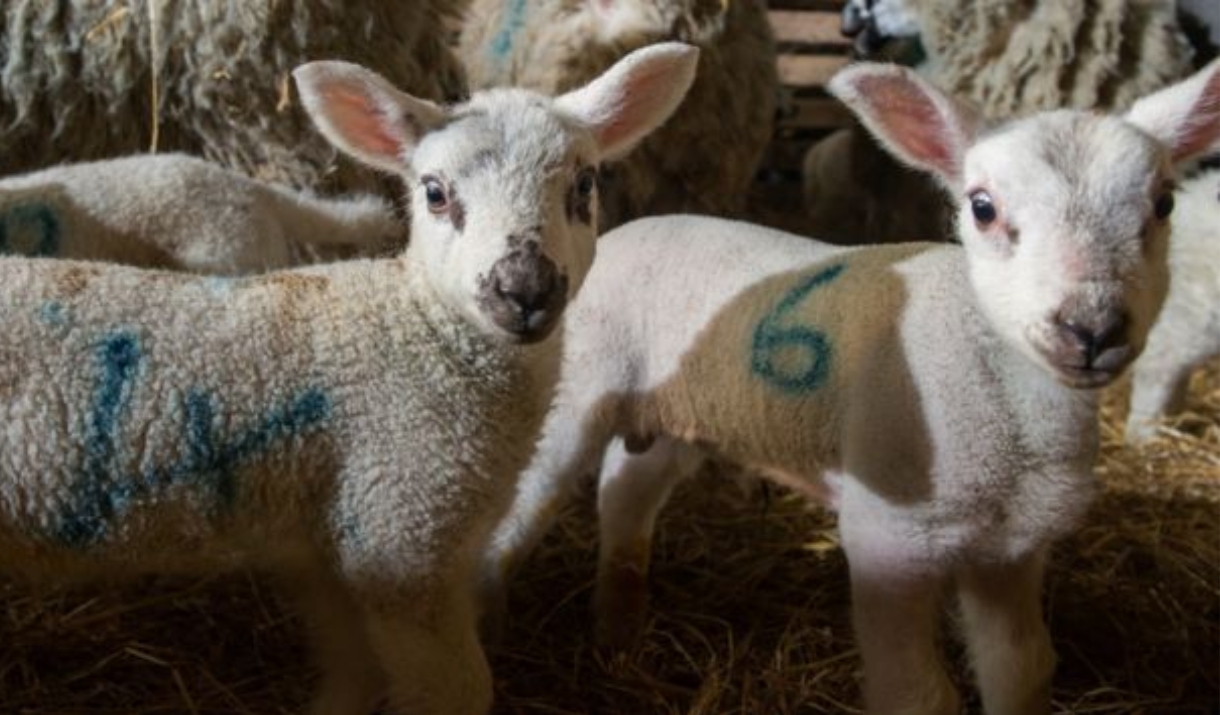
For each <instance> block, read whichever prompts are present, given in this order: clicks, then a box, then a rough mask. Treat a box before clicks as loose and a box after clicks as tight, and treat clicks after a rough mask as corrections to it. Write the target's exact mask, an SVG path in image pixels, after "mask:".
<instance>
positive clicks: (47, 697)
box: [0, 361, 1220, 715]
mask: <svg viewBox="0 0 1220 715" xmlns="http://www.w3.org/2000/svg"><path fill="white" fill-rule="evenodd" d="M1123 390H1124V388H1122V387H1120V388H1119V389H1117V390H1115V391H1114V392H1113V393H1112V394H1109V395H1107V399H1106V403H1105V407H1104V409H1103V421H1104V425H1103V438H1104V444H1103V450H1102V455H1101V459H1100V461H1099V465H1098V473H1099V476H1100V479H1101V480H1102V483H1103V484H1104V487H1105V490H1104V493H1103V495H1102V496H1101V498H1100V499H1099V500H1098V502H1097V504H1096V505H1095V507H1094V509H1093V510H1092V512H1091V514H1090V517H1089V518H1088V520H1087V521H1086V523H1085V524H1084V525H1083V526H1082V528H1080V529H1079V530H1078V531H1077V532H1076V533H1075V534H1074V535H1073V536H1072V537H1070V538H1069V539H1067V540H1066V541H1064V542H1063V543H1061V544H1060V545H1059V547H1058V548H1057V549H1056V550H1055V552H1054V557H1053V560H1052V564H1051V568H1050V570H1049V573H1048V582H1047V587H1046V609H1047V616H1048V618H1049V620H1050V627H1051V633H1052V636H1053V638H1054V640H1055V646H1056V649H1057V650H1058V652H1059V656H1060V664H1059V669H1058V671H1057V674H1056V678H1055V692H1054V703H1055V709H1056V711H1057V712H1064V713H1068V712H1070V713H1094V714H1099V715H1100V714H1105V715H1109V714H1112V713H1114V714H1116V713H1202V712H1214V711H1215V710H1216V708H1217V705H1220V361H1215V362H1213V363H1212V364H1209V365H1208V366H1207V367H1206V368H1205V369H1204V370H1202V371H1201V372H1200V374H1198V375H1197V376H1196V379H1195V381H1194V382H1193V383H1192V389H1191V397H1190V402H1189V406H1188V407H1189V408H1188V410H1187V412H1186V413H1185V414H1183V415H1182V416H1181V417H1180V418H1178V419H1177V420H1175V421H1174V422H1172V423H1169V424H1167V425H1166V426H1165V427H1164V428H1163V429H1162V432H1161V435H1160V438H1159V439H1157V440H1156V441H1154V442H1153V443H1151V444H1149V445H1148V446H1147V447H1145V448H1141V449H1139V450H1135V449H1131V448H1128V447H1126V446H1124V445H1123V444H1121V442H1120V436H1121V434H1122V430H1121V421H1120V418H1121V417H1122V413H1123V411H1124V408H1123V407H1122V399H1121V397H1122V392H1123ZM591 515H592V500H591V498H587V499H585V500H583V501H582V502H581V503H579V504H577V505H575V506H574V507H573V508H572V509H571V511H570V512H569V513H568V515H567V516H566V518H565V519H563V521H562V522H561V524H560V528H558V529H557V530H556V531H555V532H554V533H553V534H552V535H551V536H550V537H549V538H548V539H547V540H546V541H545V542H544V544H543V547H542V549H540V551H539V552H538V553H537V554H535V556H534V557H533V558H532V559H531V560H530V561H529V562H528V563H527V565H526V568H525V569H524V572H523V573H522V575H521V578H520V579H519V580H518V581H516V582H515V583H514V585H513V590H512V593H511V595H510V598H511V613H512V614H513V619H512V621H511V624H510V627H509V631H508V633H507V634H506V638H505V640H504V642H503V644H502V645H501V646H499V647H497V648H494V649H493V650H492V653H491V657H492V665H493V668H494V670H495V675H496V696H497V705H496V712H498V713H552V714H561V713H562V714H566V713H573V714H574V713H690V714H691V715H695V714H710V713H726V714H727V713H740V714H742V715H753V714H755V713H757V714H762V713H767V714H768V715H770V714H779V715H782V714H785V713H843V712H855V711H856V710H857V707H858V703H859V694H858V689H857V677H858V665H859V663H858V658H857V654H856V653H855V651H854V650H853V645H852V639H851V633H850V628H849V624H848V604H847V578H846V576H847V574H846V563H845V561H844V558H843V555H842V552H841V551H840V550H839V549H838V548H837V547H836V545H835V539H834V535H833V517H831V516H829V515H828V514H825V513H823V512H820V511H818V510H816V509H812V508H810V507H809V506H807V505H806V504H804V503H803V502H802V501H800V500H799V499H797V498H796V497H794V496H792V495H788V494H785V493H783V492H775V493H772V494H771V495H770V498H766V495H765V492H764V491H763V490H760V489H751V490H746V491H743V490H742V489H741V488H740V487H739V485H738V484H737V483H735V482H732V481H729V480H727V479H723V478H716V477H714V476H712V477H709V478H704V479H701V480H697V481H694V482H691V483H689V484H687V485H685V486H684V487H683V488H681V489H680V491H679V493H678V494H677V495H676V496H675V498H674V500H673V502H671V504H670V506H669V507H668V508H667V510H666V512H665V514H664V515H663V517H662V520H661V524H660V527H659V531H658V535H657V542H656V545H655V546H656V548H655V556H654V564H653V574H652V583H653V609H652V614H653V615H652V622H651V624H650V629H649V632H648V634H647V636H646V638H645V640H644V642H643V643H642V644H641V645H640V647H639V648H638V649H637V650H636V651H635V652H632V653H629V654H619V655H608V654H604V653H599V652H598V651H597V650H596V649H595V648H593V646H592V644H591V640H590V629H589V625H590V619H589V598H590V586H591V582H592V577H593V564H594V559H593V554H594V548H595V538H596V532H595V529H594V527H593V523H592V520H591ZM0 593H2V595H0V604H3V612H2V613H0V713H26V714H29V715H33V714H35V713H37V714H44V713H46V714H49V713H56V714H72V713H82V714H83V713H90V714H100V713H260V714H262V713H291V712H296V711H298V710H299V709H300V707H301V706H302V705H303V704H304V703H305V702H306V698H307V695H308V678H309V673H308V667H307V664H306V662H305V653H304V644H303V642H302V640H301V634H300V624H299V623H298V622H297V621H296V620H295V618H294V617H293V616H291V615H290V614H288V613H286V612H285V611H284V610H283V609H282V608H281V607H280V605H279V604H278V603H277V601H276V599H275V597H274V589H273V588H271V586H270V584H268V583H266V582H264V581H262V580H261V579H259V578H256V577H253V576H249V575H237V576H233V577H229V578H224V579H215V580H206V581H192V582H181V581H166V580H151V581H147V582H141V583H138V584H132V585H129V586H126V587H123V588H121V589H119V590H112V589H101V588H99V589H91V590H82V591H73V592H70V593H53V594H38V593H33V592H30V591H28V590H25V589H24V588H23V587H21V586H18V585H15V584H10V583H3V584H2V585H0ZM951 628H952V625H951V624H948V625H947V626H946V631H947V632H948V631H950V630H951ZM949 652H950V657H951V658H952V659H953V661H954V663H953V665H954V669H955V672H956V675H957V677H958V679H959V680H960V681H962V682H963V683H965V682H966V679H967V674H966V670H965V665H964V658H963V655H962V653H961V650H960V648H956V647H954V646H952V645H951V646H950V650H949ZM977 707H978V704H977V702H971V709H972V711H977Z"/></svg>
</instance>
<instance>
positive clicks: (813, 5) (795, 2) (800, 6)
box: [767, 0, 847, 12]
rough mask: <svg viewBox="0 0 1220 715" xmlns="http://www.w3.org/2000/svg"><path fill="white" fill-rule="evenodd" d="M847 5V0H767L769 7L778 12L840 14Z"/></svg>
mask: <svg viewBox="0 0 1220 715" xmlns="http://www.w3.org/2000/svg"><path fill="white" fill-rule="evenodd" d="M846 4H847V0H767V6H768V7H772V8H775V9H776V10H813V11H817V12H840V11H842V10H843V6H844V5H846Z"/></svg>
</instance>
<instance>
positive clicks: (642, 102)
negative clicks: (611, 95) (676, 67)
mask: <svg viewBox="0 0 1220 715" xmlns="http://www.w3.org/2000/svg"><path fill="white" fill-rule="evenodd" d="M668 70H669V68H668V67H667V66H664V67H657V68H656V69H653V70H652V71H651V72H639V73H637V74H635V75H634V76H632V77H631V78H630V80H629V81H628V82H627V83H626V84H625V85H624V86H623V91H622V94H621V95H620V97H619V98H618V101H617V102H615V104H616V105H617V106H616V107H615V109H614V110H613V111H614V112H615V115H614V117H613V118H612V119H611V120H610V121H608V122H606V123H605V124H603V125H601V127H600V131H598V133H597V138H598V143H599V144H601V146H602V147H603V148H612V147H617V146H619V144H620V143H621V142H630V141H632V140H634V139H635V138H636V134H638V133H639V132H640V130H641V127H642V123H643V121H644V120H645V119H647V118H649V117H652V116H653V115H654V114H655V112H656V109H655V108H654V105H657V104H660V103H662V102H664V101H667V99H668V97H669V95H668V94H667V93H666V92H665V91H664V90H665V87H666V83H667V82H668V80H669V78H670V77H671V74H670V73H669V71H668Z"/></svg>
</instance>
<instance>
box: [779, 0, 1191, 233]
mask: <svg viewBox="0 0 1220 715" xmlns="http://www.w3.org/2000/svg"><path fill="white" fill-rule="evenodd" d="M844 12H845V21H844V31H845V32H847V31H849V30H850V31H852V32H853V34H856V35H857V38H858V39H859V38H868V39H864V41H863V44H864V45H873V44H879V42H878V41H877V40H874V39H871V38H873V36H875V35H890V36H891V37H892V38H894V39H895V40H897V41H898V42H914V41H918V42H919V43H921V45H922V48H923V50H922V51H920V52H914V53H913V52H909V51H903V50H891V49H888V48H885V49H881V50H878V52H885V53H897V54H908V55H909V54H914V55H916V56H919V57H923V58H924V59H923V61H921V62H920V64H919V66H918V69H919V70H920V72H922V73H923V74H924V75H925V76H926V77H927V78H928V79H929V80H931V81H932V82H933V83H934V84H936V85H938V86H939V87H940V88H941V89H943V90H946V91H948V92H950V93H951V94H953V95H954V96H957V97H959V98H963V99H966V100H969V101H971V102H973V103H975V104H976V105H978V106H980V107H981V108H982V111H983V114H984V115H985V116H986V117H987V118H988V119H989V120H993V121H994V120H1007V119H1012V118H1016V117H1020V116H1024V115H1027V114H1030V113H1032V112H1036V111H1039V110H1051V109H1060V108H1076V109H1105V110H1125V109H1126V108H1127V107H1129V106H1130V104H1131V102H1133V101H1134V100H1135V98H1136V97H1139V96H1142V95H1144V94H1146V93H1148V92H1150V91H1153V90H1155V89H1159V88H1161V87H1163V86H1165V85H1166V84H1168V83H1170V82H1173V81H1175V80H1178V79H1181V78H1183V77H1185V76H1186V75H1187V74H1189V73H1190V70H1191V56H1192V52H1191V48H1190V46H1189V44H1188V43H1187V41H1186V39H1185V36H1184V35H1183V33H1182V32H1181V30H1180V29H1179V27H1178V23H1177V19H1176V17H1175V7H1174V3H1173V2H1169V1H1167V0H1155V1H1153V2H1138V3H1133V2H1129V0H1101V1H1099V2H1094V1H1091V0H1090V1H1086V0H1067V1H1065V2H1043V3H1035V4H1033V6H1032V7H1031V4H1030V3H1023V2H1014V0H990V1H988V2H974V1H973V0H875V1H873V0H867V1H865V0H853V2H851V3H849V7H848V8H846V9H845V11H844ZM849 16H850V21H849ZM861 18H862V19H861ZM915 33H918V38H912V37H911V35H913V34H915ZM860 44H861V43H857V46H858V47H859V46H860ZM863 56H864V57H869V56H870V55H869V54H864V55H863ZM841 131H844V132H848V133H853V132H854V133H855V134H856V135H857V136H854V137H851V138H845V137H836V136H835V135H832V140H824V141H822V142H819V143H817V144H814V145H813V146H812V147H811V148H810V149H809V151H808V153H807V154H806V157H805V160H804V164H803V166H804V188H805V192H804V193H805V205H806V208H807V222H808V223H807V224H806V228H805V229H804V230H805V231H806V232H808V233H809V234H810V235H812V236H815V237H817V238H823V239H830V240H833V241H835V242H839V243H848V242H850V243H884V242H893V241H903V240H911V238H912V235H913V234H912V233H911V229H912V228H913V227H914V226H915V225H918V226H919V227H921V228H923V229H925V230H928V231H929V232H928V233H925V234H922V236H919V237H920V238H921V240H922V239H926V240H950V239H952V236H953V233H952V231H951V230H950V229H949V224H950V222H949V220H948V219H949V217H951V216H952V213H951V211H949V210H948V208H946V207H945V206H944V202H943V201H940V200H938V199H937V198H936V197H934V189H933V186H932V184H931V183H930V182H928V181H926V180H924V179H923V177H920V176H914V175H911V174H909V173H904V172H903V170H902V169H901V168H899V165H898V164H896V163H895V162H894V161H893V160H892V159H891V158H890V157H889V156H888V155H887V154H886V153H885V152H884V151H882V150H880V149H879V148H877V147H875V146H874V145H873V144H871V143H869V142H868V141H867V139H866V137H865V136H864V135H863V133H862V130H861V129H860V128H859V127H851V128H848V129H845V130H841ZM912 197H914V198H912ZM895 199H897V201H895ZM920 199H925V200H922V201H921V200H920ZM909 207H914V208H913V209H912V208H909Z"/></svg>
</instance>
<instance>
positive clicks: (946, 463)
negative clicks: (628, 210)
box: [483, 62, 1220, 715]
mask: <svg viewBox="0 0 1220 715" xmlns="http://www.w3.org/2000/svg"><path fill="white" fill-rule="evenodd" d="M830 90H831V91H832V92H833V93H834V94H836V96H838V97H839V98H841V99H842V100H843V101H845V102H846V103H847V105H848V106H849V107H851V108H852V109H853V110H854V111H855V112H856V114H857V115H859V117H860V118H861V119H862V121H863V122H864V124H865V125H866V126H867V127H868V128H869V130H870V131H871V132H873V133H874V134H875V135H876V136H877V137H878V138H879V139H880V140H881V141H883V142H884V143H885V145H886V147H887V148H888V149H889V150H890V151H892V152H894V153H895V155H897V156H899V157H900V158H902V159H903V161H905V162H907V163H908V164H910V165H911V166H913V167H915V168H917V169H920V170H923V171H926V172H929V173H932V174H933V175H935V176H936V177H937V178H938V180H939V181H941V182H942V183H943V184H944V185H945V187H946V189H947V190H949V192H950V193H951V194H952V195H954V196H957V197H960V198H959V199H958V213H959V222H958V226H959V229H958V230H959V235H960V239H961V244H962V245H960V246H957V245H946V244H901V245H889V246H873V247H857V248H844V247H832V246H828V245H826V244H822V243H818V242H814V241H809V240H807V239H804V238H800V237H797V236H792V235H789V234H783V233H780V232H777V231H774V230H771V229H767V228H763V227H757V226H751V225H749V224H744V223H735V222H730V221H725V220H721V219H714V218H706V217H694V216H675V217H660V218H651V219H644V220H640V221H637V222H634V223H631V224H628V225H626V226H623V227H621V228H619V229H617V230H615V231H612V232H610V233H609V234H607V235H605V236H603V237H602V239H601V240H600V241H599V244H598V264H597V265H596V266H595V267H594V269H593V270H592V271H591V273H590V275H589V277H588V279H587V280H586V283H585V287H584V288H583V290H582V293H581V295H580V296H579V298H578V299H577V300H576V301H574V303H573V305H572V306H571V308H570V309H569V311H568V312H567V313H566V314H565V325H564V348H563V350H564V352H563V363H562V366H561V377H560V382H559V385H558V387H557V392H556V397H555V401H554V404H553V407H552V410H551V412H550V414H549V415H548V417H547V420H546V423H545V424H544V426H543V432H542V437H541V438H540V441H539V444H538V447H537V451H536V453H535V455H534V457H533V459H532V461H531V463H530V466H529V467H528V468H527V470H526V471H525V473H524V474H523V476H522V479H521V481H520V483H519V485H518V493H517V497H516V501H515V502H514V504H513V507H512V509H511V510H510V512H509V514H508V516H507V517H506V518H505V520H504V521H503V522H502V523H501V524H500V526H499V527H497V530H496V533H495V536H494V540H493V544H492V548H491V549H490V550H489V551H488V553H487V554H486V555H485V559H484V567H483V568H484V587H485V589H486V592H485V594H484V598H485V599H486V601H487V605H486V606H485V607H486V608H488V609H492V608H494V606H495V604H496V600H497V599H499V598H502V596H503V592H502V589H503V580H504V579H505V578H506V577H507V575H508V574H509V573H510V572H511V570H512V569H513V568H514V566H515V564H516V563H518V562H519V561H520V559H521V558H522V557H523V555H524V554H525V553H526V552H527V551H528V549H529V547H530V546H531V545H532V544H533V543H534V542H535V541H536V540H537V539H538V538H539V536H540V534H541V533H542V531H543V530H544V529H545V527H546V525H547V520H548V515H549V514H552V513H554V512H555V510H556V506H557V504H558V503H559V501H560V499H561V498H562V496H563V494H564V491H565V489H566V487H567V486H568V485H571V484H572V483H573V482H574V481H576V480H577V479H578V478H579V477H580V476H581V475H582V474H585V473H591V472H596V470H597V469H598V465H599V462H600V461H601V458H602V455H603V454H604V453H605V452H606V449H607V444H608V443H610V442H611V441H612V440H613V439H615V438H621V439H622V440H623V441H622V443H621V444H618V445H616V446H615V447H614V449H613V450H612V451H611V453H610V455H609V456H608V457H607V461H606V462H605V463H604V464H603V465H602V471H601V473H600V478H599V481H598V510H599V519H600V533H601V553H600V556H599V567H598V578H597V596H596V600H595V603H596V604H597V607H598V613H597V619H598V622H599V623H600V626H599V635H601V636H602V637H603V638H607V637H608V638H610V639H611V640H612V643H615V644H621V643H622V642H623V641H624V640H626V639H627V638H628V637H630V636H631V635H632V634H633V633H632V632H633V630H634V629H635V628H638V625H639V624H640V623H641V618H642V614H641V613H640V611H639V609H640V607H641V604H642V602H643V601H642V599H643V594H642V588H643V587H642V579H643V574H644V573H645V572H646V569H647V564H648V550H649V540H650V532H651V529H652V521H653V518H654V517H655V515H656V513H657V511H658V510H659V508H660V507H661V505H662V503H663V502H664V500H665V498H666V495H667V494H668V492H669V490H670V488H671V487H672V486H673V484H674V482H675V481H677V480H679V479H681V478H682V476H683V475H685V474H688V473H689V472H691V471H692V470H693V468H694V466H695V465H697V464H699V462H700V460H701V458H702V456H703V455H711V456H713V457H714V458H716V459H718V460H722V461H725V462H728V463H730V464H735V465H739V466H741V467H745V468H747V469H749V470H751V471H755V472H758V473H761V474H763V475H764V476H766V477H768V478H770V479H771V480H774V481H776V482H778V483H780V484H783V485H787V486H789V487H791V488H793V489H795V490H797V491H798V492H801V493H804V494H805V495H808V496H809V497H812V498H815V499H819V500H822V501H825V502H826V503H828V504H829V505H830V506H832V507H834V508H836V509H837V510H838V512H839V530H840V535H841V542H842V544H843V548H844V550H845V552H846V554H847V558H848V562H849V565H850V572H851V584H852V607H853V617H854V618H853V620H854V624H855V629H856V636H857V640H858V642H859V645H860V650H861V655H862V658H863V664H864V698H865V703H866V706H867V709H868V711H869V712H871V713H887V714H890V713H920V714H931V713H936V714H941V713H943V714H949V713H954V714H955V713H957V712H958V707H959V705H958V695H957V693H956V691H955V689H954V687H953V685H952V684H951V683H950V681H949V679H948V677H947V676H946V674H945V671H944V669H943V667H942V665H941V664H940V659H939V657H938V654H937V652H936V647H935V633H936V627H935V617H936V613H937V609H938V595H939V593H940V589H941V587H942V586H944V585H947V584H950V583H952V584H954V585H955V586H956V589H957V596H958V599H959V601H960V606H961V610H962V615H963V625H964V627H965V636H966V639H967V643H968V646H969V650H970V652H971V655H972V660H973V666H974V670H975V673H976V677H977V680H978V684H979V687H980V690H981V694H982V701H983V705H984V709H985V711H986V712H987V713H989V714H990V715H1008V714H1012V713H1036V712H1048V711H1049V707H1050V682H1051V675H1052V670H1053V664H1054V653H1053V650H1052V648H1051V643H1050V638H1049V636H1048V634H1047V631H1046V628H1045V626H1044V624H1043V622H1042V615H1041V606H1040V601H1039V599H1040V594H1039V592H1040V590H1041V579H1042V573H1043V567H1044V563H1045V560H1046V554H1047V550H1048V547H1049V545H1050V543H1051V542H1052V541H1053V540H1054V539H1055V538H1056V537H1059V536H1061V535H1063V534H1064V533H1066V532H1067V531H1069V530H1070V528H1071V527H1072V524H1073V522H1074V521H1075V520H1076V519H1077V518H1078V517H1079V516H1080V514H1081V512H1082V511H1083V510H1084V509H1085V508H1086V507H1087V505H1088V504H1089V501H1090V496H1091V494H1092V492H1093V490H1094V487H1093V483H1092V475H1091V468H1092V464H1093V461H1094V458H1095V456H1096V452H1097V445H1098V433H1097V432H1098V427H1097V403H1098V398H1097V393H1096V390H1097V389H1098V388H1100V387H1102V386H1104V385H1107V384H1109V383H1111V382H1112V381H1113V380H1115V379H1116V378H1117V377H1118V375H1119V374H1120V373H1121V372H1122V371H1123V369H1124V367H1125V366H1126V365H1127V364H1128V363H1129V362H1130V361H1131V360H1132V359H1133V358H1135V357H1136V355H1137V354H1138V353H1139V351H1140V349H1141V347H1142V346H1143V344H1144V340H1145V337H1146V335H1147V333H1148V330H1149V328H1150V326H1151V325H1152V322H1153V319H1154V318H1155V316H1156V313H1157V310H1158V309H1159V308H1160V305H1161V302H1162V300H1163V298H1164V295H1165V291H1166V284H1167V279H1168V275H1167V273H1168V271H1167V267H1166V250H1167V248H1166V243H1167V240H1168V234H1169V224H1168V220H1167V219H1168V215H1169V212H1170V211H1171V210H1172V197H1171V187H1172V173H1171V172H1172V168H1171V162H1174V163H1176V162H1180V161H1183V160H1185V159H1187V158H1188V157H1190V156H1191V155H1193V154H1195V153H1196V152H1198V151H1200V150H1202V149H1203V148H1205V146H1206V145H1207V144H1208V143H1210V142H1211V141H1214V140H1215V139H1216V138H1217V136H1220V62H1216V63H1214V64H1212V65H1211V66H1210V67H1208V68H1207V69H1206V70H1205V71H1203V72H1201V73H1200V74H1198V75H1197V76H1196V77H1193V78H1191V79H1190V80H1188V81H1186V82H1184V83H1182V84H1179V85H1175V86H1173V87H1171V88H1168V89H1166V90H1163V91H1161V92H1159V93H1156V94H1153V95H1151V96H1149V97H1147V98H1145V99H1143V100H1141V101H1140V102H1139V103H1137V104H1136V105H1135V106H1134V107H1133V108H1132V110H1131V111H1130V112H1129V113H1128V114H1127V116H1126V117H1125V119H1124V118H1119V117H1115V116H1103V115H1098V114H1092V113H1085V112H1079V111H1069V110H1061V111H1056V112H1048V113H1042V114H1037V115H1034V116H1031V117H1029V118H1026V119H1023V120H1019V121H1015V122H1012V123H1010V124H1006V125H1002V126H999V127H995V128H992V129H985V128H984V126H983V124H982V122H981V120H980V119H979V118H978V117H977V116H976V115H975V114H973V113H972V111H971V110H970V109H968V108H966V107H965V106H963V105H961V104H959V103H958V102H956V101H954V100H952V99H950V98H949V97H947V96H945V95H944V94H942V93H940V92H939V91H938V90H936V89H934V88H933V87H932V86H931V85H930V84H928V83H927V82H926V81H924V80H921V79H920V78H919V77H918V76H917V75H915V74H914V73H913V72H911V71H910V70H907V69H903V68H900V67H897V66H887V65H869V64H860V65H856V66H853V67H849V68H847V69H845V70H844V71H842V72H841V73H840V74H838V75H837V76H836V77H835V78H834V79H833V80H832V82H831V83H830ZM640 452H643V453H642V454H640ZM491 615H494V613H491Z"/></svg>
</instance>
